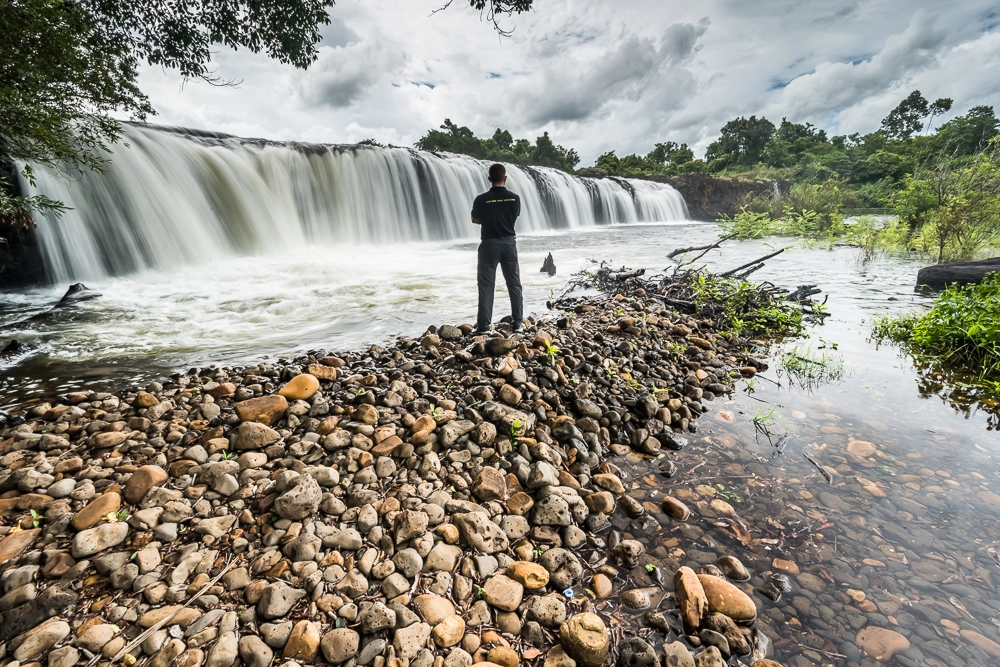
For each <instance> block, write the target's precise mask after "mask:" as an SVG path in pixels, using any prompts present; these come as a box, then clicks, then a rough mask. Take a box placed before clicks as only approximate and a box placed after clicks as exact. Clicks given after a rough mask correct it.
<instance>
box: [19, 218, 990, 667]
mask: <svg viewBox="0 0 1000 667" xmlns="http://www.w3.org/2000/svg"><path fill="white" fill-rule="evenodd" d="M715 233H716V232H715V227H714V225H711V224H706V223H670V224H633V225H618V226H609V227H593V228H587V229H581V230H573V231H564V232H552V233H537V234H533V235H528V236H525V237H523V238H521V239H520V240H519V245H520V250H521V264H522V275H523V279H524V283H525V295H526V299H527V304H526V310H527V311H528V312H543V311H544V309H545V302H546V300H547V299H548V298H550V295H551V294H552V293H553V292H558V291H560V290H561V289H562V288H563V286H564V285H565V280H566V276H567V275H568V274H569V273H570V272H572V271H575V270H579V269H584V268H587V267H588V266H593V264H592V260H605V261H609V262H611V263H612V264H615V265H626V266H631V267H644V268H647V269H648V270H649V271H650V272H655V271H662V270H663V269H665V268H667V267H669V266H671V263H670V262H669V261H668V260H666V259H665V256H666V254H667V253H668V252H669V251H670V250H672V249H673V248H676V247H679V246H690V245H700V244H702V243H705V242H709V241H710V240H712V239H714V237H715ZM771 247H772V246H771V244H770V243H769V242H767V241H759V242H740V243H737V242H727V243H726V244H724V245H723V247H722V249H720V250H718V251H713V252H712V253H710V254H709V255H708V256H707V257H706V258H705V259H704V260H703V261H704V262H705V263H706V264H707V265H708V266H710V267H713V268H732V267H734V266H737V265H739V264H742V263H744V262H745V261H747V260H748V259H750V258H752V257H756V256H760V255H763V254H766V253H767V252H768V251H769V250H770V248H771ZM549 252H552V253H553V256H554V258H555V261H556V264H557V266H558V269H559V273H558V274H557V275H556V276H554V277H549V276H548V275H546V274H543V273H540V272H538V270H537V269H538V267H539V266H541V263H542V260H543V258H544V257H545V255H546V254H547V253H549ZM474 265H475V243H474V242H469V241H460V242H449V243H437V242H422V243H411V244H404V245H385V246H369V247H365V246H356V247H352V248H350V249H347V250H345V249H342V248H341V249H336V248H323V247H315V248H310V249H307V250H304V251H296V252H292V253H287V252H285V253H277V254H274V255H269V256H263V257H258V258H253V259H249V258H244V259H236V258H232V259H228V260H225V261H219V262H213V263H210V264H208V265H205V266H200V267H196V268H194V269H190V268H188V269H184V270H178V271H174V272H170V271H148V272H145V273H139V274H134V275H131V276H128V277H122V278H107V279H104V280H99V281H97V282H95V283H94V284H92V285H90V286H91V287H92V288H94V289H97V290H98V291H100V292H102V294H103V296H102V297H101V298H99V299H96V300H93V301H89V302H85V303H83V304H81V305H80V306H79V307H78V308H75V309H72V310H67V311H65V312H63V313H61V314H59V315H57V316H55V317H53V318H50V319H46V320H43V321H42V322H41V323H39V324H36V325H33V327H32V328H22V329H21V330H20V331H19V332H18V333H17V336H18V338H19V339H21V340H23V341H24V342H26V343H28V344H29V345H31V346H32V347H33V348H34V352H32V353H31V354H30V355H29V357H28V358H26V359H23V360H21V361H20V363H18V364H16V365H14V366H13V367H11V368H8V369H6V370H5V371H4V377H3V387H2V394H0V395H2V397H3V404H4V405H7V406H10V405H12V404H15V403H21V402H23V401H24V400H26V399H29V398H30V397H31V396H32V395H41V394H45V393H48V392H52V391H66V390H69V389H72V388H78V387H96V386H113V385H114V384H116V383H121V382H126V381H137V382H142V381H145V380H147V379H150V378H152V377H155V376H158V375H163V374H165V373H167V372H169V369H173V368H180V369H184V368H186V367H188V366H195V365H203V364H208V363H219V364H227V363H238V362H242V361H249V360H252V359H257V358H260V357H262V356H267V355H271V356H280V355H284V354H291V353H293V352H297V351H302V350H305V349H315V348H320V347H322V348H327V349H345V348H353V347H358V346H362V345H366V344H370V343H373V342H379V341H384V340H389V339H391V338H393V337H394V336H395V335H397V334H400V333H404V334H407V335H417V334H419V333H421V332H422V331H423V329H424V328H425V327H426V325H428V324H431V323H438V324H440V323H445V322H463V321H469V320H470V319H471V318H472V316H473V314H474V309H475V289H474V288H475V285H474V273H475V272H474ZM917 268H918V265H917V264H916V263H914V262H909V261H903V260H884V261H880V262H876V263H874V264H870V265H867V266H862V265H860V264H858V263H857V262H856V259H855V251H854V250H852V249H850V248H834V249H826V248H818V247H800V246H796V247H793V248H792V249H790V250H788V251H786V252H785V253H784V254H782V255H780V256H778V257H776V258H774V259H772V260H770V261H769V262H768V263H767V266H766V267H765V268H764V269H763V270H762V271H760V272H758V273H757V274H755V278H756V279H758V280H769V281H772V282H774V283H775V284H777V285H780V286H783V287H788V288H793V287H795V286H797V285H800V284H805V283H809V284H817V285H819V286H820V287H821V288H822V289H823V296H828V302H827V307H828V309H829V311H830V317H829V318H827V320H826V323H825V324H824V325H822V326H816V327H813V328H811V329H810V330H809V335H808V337H807V338H805V339H801V340H798V341H795V342H790V343H786V344H785V345H784V346H783V347H784V349H785V350H786V351H788V350H791V352H792V353H793V354H794V355H795V356H800V357H805V358H811V359H818V358H819V355H821V354H826V355H827V356H828V358H829V363H828V368H829V369H832V371H833V373H832V375H833V377H832V378H825V379H829V380H830V381H828V382H824V381H823V380H824V378H818V379H816V378H814V379H813V380H809V379H807V378H803V377H798V378H797V377H795V376H789V374H788V373H787V372H785V371H784V370H782V364H780V363H779V362H778V355H777V349H775V350H774V352H775V356H774V360H773V361H772V366H771V370H769V371H767V372H765V373H762V374H761V375H760V376H758V377H757V378H755V379H754V380H753V381H749V382H748V381H741V382H740V383H738V391H737V393H736V394H735V395H734V396H733V397H732V398H731V399H717V400H716V401H714V402H713V403H711V404H710V406H711V411H710V412H709V413H708V414H707V415H705V416H704V417H703V418H702V419H701V420H699V423H698V433H697V434H696V436H695V437H694V438H693V439H692V444H691V445H690V446H689V447H688V448H687V449H685V450H683V451H682V452H680V453H678V454H676V455H674V454H671V456H676V459H675V460H676V462H677V464H678V466H679V468H680V472H679V473H678V475H676V476H675V477H673V478H671V479H664V478H663V477H662V476H659V475H657V474H655V471H656V461H643V460H639V459H636V460H619V461H616V463H617V464H618V465H619V466H620V467H622V468H624V469H626V470H629V471H631V472H632V473H633V493H634V495H636V497H638V498H640V499H641V500H648V501H650V504H649V506H650V507H658V498H659V496H661V495H662V494H663V493H664V492H669V493H672V494H673V495H675V496H676V497H678V498H680V499H682V500H684V501H686V502H687V503H688V504H689V505H691V506H693V507H694V508H696V509H695V515H696V517H697V518H695V519H692V520H691V521H689V522H688V524H686V525H678V524H677V523H675V522H671V521H670V520H669V519H667V518H666V517H663V516H661V515H660V516H658V515H656V514H653V515H652V517H653V518H656V519H658V520H659V521H658V523H659V526H658V527H657V526H652V525H651V524H648V525H647V524H646V523H642V521H643V520H642V519H640V520H638V521H640V523H638V524H636V523H634V522H629V521H628V520H627V519H626V518H625V517H624V516H622V517H619V518H618V520H617V521H618V524H619V528H622V529H623V530H624V531H625V532H626V533H635V535H636V536H637V537H638V538H639V539H641V540H643V541H644V542H646V543H647V545H648V549H649V550H650V552H651V553H652V554H653V555H654V556H655V557H656V558H658V559H660V560H661V561H662V562H663V563H664V565H665V567H666V568H668V570H669V567H670V566H674V567H676V566H677V565H679V564H685V563H686V564H690V565H696V566H698V565H705V564H710V563H714V562H715V561H716V560H717V558H718V557H719V556H720V555H723V554H732V555H736V556H738V557H740V558H741V559H743V561H744V562H745V563H746V564H747V566H748V567H749V569H750V570H751V571H752V572H753V574H754V579H753V580H752V582H751V583H753V584H754V585H755V586H759V585H762V584H763V583H764V582H765V581H766V577H767V575H768V574H769V573H771V572H777V571H782V570H783V571H785V572H787V573H789V574H790V575H791V583H792V591H791V592H787V593H784V594H783V595H782V597H781V599H780V600H779V601H777V602H771V601H769V600H765V606H764V611H763V613H762V615H761V618H760V619H759V621H758V623H759V624H760V625H761V626H762V627H763V629H764V630H765V632H766V633H767V634H768V635H769V636H770V637H772V639H773V640H774V653H775V657H776V659H778V660H781V661H784V662H785V663H787V664H790V665H813V664H817V665H818V664H831V665H857V664H875V663H873V662H872V661H871V660H870V659H869V658H862V650H863V649H867V650H868V651H869V652H872V651H876V650H877V647H873V646H872V645H867V646H866V645H865V644H866V641H867V642H868V644H871V642H872V641H873V640H872V638H871V636H870V633H868V634H865V633H864V632H861V631H863V629H864V628H866V627H868V626H878V627H883V628H889V629H892V630H894V631H896V632H898V633H900V634H901V635H903V636H904V637H906V638H908V642H909V644H910V648H909V649H907V650H905V651H900V652H898V653H896V654H895V656H894V657H892V660H894V661H897V662H898V664H903V665H942V664H943V665H955V666H957V665H990V664H998V663H997V661H1000V656H998V655H996V651H997V650H998V646H1000V592H998V590H997V586H998V585H1000V568H998V563H997V560H996V558H995V554H996V551H995V549H996V548H997V547H1000V469H998V467H997V465H996V457H997V456H998V455H1000V443H998V439H997V437H996V435H995V433H994V432H992V431H990V430H988V426H989V425H990V421H989V419H990V415H989V414H988V413H987V412H984V411H983V410H981V409H977V408H975V407H973V408H971V409H970V410H969V411H968V412H967V413H963V412H962V411H960V410H956V409H955V408H954V407H952V406H951V405H950V404H949V402H948V401H947V400H946V397H945V396H943V395H941V394H936V393H934V392H933V391H928V390H927V385H928V381H927V376H926V374H925V376H924V377H923V379H922V378H921V375H920V373H919V372H918V371H917V369H915V368H914V367H913V365H912V364H911V362H909V361H908V360H906V359H905V358H902V357H900V356H899V355H898V354H897V352H896V351H895V350H893V349H891V348H884V347H883V348H879V347H877V346H876V345H874V344H873V343H872V342H870V341H869V340H868V332H869V323H870V321H871V318H872V317H873V316H874V315H875V314H877V313H884V312H887V311H888V312H891V311H900V310H902V309H905V308H911V307H913V304H914V303H920V302H922V301H923V299H922V297H918V296H915V295H914V294H913V289H912V285H913V281H914V277H915V274H916V270H917ZM62 289H63V287H62V286H60V287H58V288H56V287H52V288H45V289H35V290H30V291H22V292H19V293H9V294H5V295H3V297H2V304H3V315H2V317H3V321H4V322H5V323H9V322H12V321H15V320H20V319H22V318H23V317H25V316H27V315H30V314H33V313H35V312H38V311H40V310H42V309H43V307H44V305H45V304H48V303H50V302H52V301H54V300H55V299H56V298H58V296H59V294H60V291H61V290H62ZM505 305H506V302H505V295H503V294H498V298H497V307H498V311H500V313H502V311H503V309H504V306H505ZM840 363H842V369H839V366H840ZM838 370H842V373H841V372H838ZM931 380H933V378H931ZM931 384H933V383H931ZM921 387H924V389H923V390H922V389H921ZM755 422H756V423H755ZM785 434H787V437H783V436H785ZM804 454H808V455H809V456H810V457H811V458H812V459H813V460H814V461H815V462H816V464H818V465H819V466H822V467H823V470H824V471H825V473H824V472H821V471H820V470H818V469H817V467H816V466H815V465H814V464H813V463H811V462H810V461H809V460H807V458H806V457H805V456H804ZM828 478H829V481H828ZM713 501H723V502H722V503H720V502H713ZM728 507H731V508H732V510H733V512H734V513H733V514H729V510H728V509H727V508H728ZM775 559H780V560H777V561H776V560H775ZM859 633H860V634H859ZM876 639H877V637H876Z"/></svg>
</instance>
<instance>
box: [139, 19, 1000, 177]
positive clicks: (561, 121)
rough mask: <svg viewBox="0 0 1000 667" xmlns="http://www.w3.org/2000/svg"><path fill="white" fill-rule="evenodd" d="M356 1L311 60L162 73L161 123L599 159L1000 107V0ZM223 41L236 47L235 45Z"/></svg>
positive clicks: (152, 87) (220, 58)
mask: <svg viewBox="0 0 1000 667" xmlns="http://www.w3.org/2000/svg"><path fill="white" fill-rule="evenodd" d="M442 4H443V0H339V1H338V2H337V5H336V6H335V7H334V8H333V9H332V10H331V12H330V15H331V19H332V23H331V24H330V25H329V26H326V27H325V28H324V30H323V35H324V38H323V42H322V43H321V45H320V49H319V51H320V53H319V59H318V60H317V62H316V63H315V64H313V66H312V67H311V68H310V69H308V70H305V71H302V70H296V69H294V68H292V67H288V66H283V65H281V64H279V63H277V62H274V61H271V60H268V59H267V58H266V57H264V56H256V55H253V54H250V53H246V52H234V51H231V50H220V52H219V53H218V55H217V56H216V66H217V69H218V74H219V75H220V76H222V77H228V78H233V79H239V80H241V81H242V83H241V84H240V85H239V86H238V87H235V88H216V87H211V86H209V85H207V84H204V83H201V82H187V83H186V84H185V83H184V82H183V81H181V80H180V79H179V78H178V77H177V76H176V75H174V74H171V73H164V72H163V71H161V70H160V69H153V68H149V69H147V70H146V71H144V72H143V74H142V77H141V82H142V85H143V88H144V90H145V91H147V93H148V94H149V95H150V97H151V99H152V101H153V104H154V106H155V107H156V109H157V110H158V112H159V116H158V118H155V119H153V120H154V122H158V123H163V124H168V125H182V126H187V127H195V128H200V129H210V130H216V131H221V132H228V133H231V134H236V135H240V136H251V137H265V138H269V139H286V140H299V141H311V142H325V143H348V142H356V141H359V140H361V139H365V138H374V139H377V140H378V141H381V142H383V143H392V144H396V145H402V146H409V145H412V144H413V143H414V142H415V141H416V140H417V139H419V138H420V137H421V136H422V135H423V134H424V133H425V132H426V131H427V129H429V128H433V127H437V126H438V125H440V123H441V122H442V120H443V119H444V118H451V119H452V120H453V121H455V122H456V123H459V124H461V125H468V126H469V127H471V128H472V129H473V130H475V131H476V132H477V134H479V135H481V136H485V135H490V134H492V132H493V130H494V129H495V128H496V127H503V128H506V129H509V130H510V131H511V132H512V133H513V134H514V136H515V137H522V136H523V137H528V138H532V139H533V138H534V137H536V136H538V135H540V134H541V133H542V132H543V131H548V132H549V133H550V135H551V136H552V137H553V139H554V140H555V141H556V142H557V143H560V144H563V145H565V146H568V147H575V148H576V149H577V150H578V151H579V153H580V154H581V156H582V158H583V161H582V163H581V164H582V165H589V164H592V163H593V161H594V159H595V158H596V157H597V156H598V155H600V154H601V153H603V152H605V151H608V150H616V151H617V152H618V154H619V155H623V154H626V153H631V152H639V153H645V152H648V151H649V150H650V149H651V148H652V146H653V144H654V143H656V142H659V141H666V140H672V141H677V142H687V143H689V144H691V145H692V146H694V147H695V149H696V153H698V154H699V155H700V154H701V152H702V151H703V150H704V147H705V146H706V145H707V144H708V143H709V142H710V141H712V140H713V139H714V138H715V136H716V135H717V133H718V130H719V128H720V127H721V126H722V125H723V124H724V123H725V122H726V121H727V120H729V119H730V118H733V117H735V116H738V115H750V114H764V115H766V116H767V117H768V118H770V119H771V120H772V121H774V122H776V123H777V122H779V121H780V120H781V118H782V117H785V116H787V117H788V118H789V119H790V120H794V121H798V122H805V121H810V122H812V123H814V124H816V125H818V126H820V127H824V128H826V129H827V130H828V131H830V132H831V133H833V134H850V133H852V132H868V131H872V130H874V129H876V128H877V127H878V125H879V122H880V120H881V119H882V117H884V116H885V115H886V113H888V112H889V111H890V110H891V109H892V108H893V107H894V106H895V105H896V104H897V103H898V102H899V100H901V99H902V98H903V97H905V96H906V95H907V94H908V93H909V92H910V91H911V90H913V89H919V90H921V91H922V92H923V93H924V95H925V96H926V97H928V98H929V99H931V100H933V99H935V98H938V97H951V98H953V99H954V101H955V107H954V108H953V110H952V113H951V114H950V115H951V116H953V115H955V114H956V113H964V112H965V111H967V110H968V109H969V108H970V107H972V106H976V105H980V104H991V105H995V106H996V107H997V108H998V110H1000V3H998V2H997V1H996V0H993V1H992V2H991V1H989V0H962V1H961V2H955V1H954V0H950V1H945V0H925V1H909V0H868V1H866V2H848V1H845V0H824V1H823V2H816V1H812V2H802V1H801V0H755V2H746V1H745V0H703V1H702V2H697V3H694V2H690V1H684V0H535V9H534V10H533V11H531V12H530V13H527V14H522V15H520V16H515V17H512V18H510V19H504V20H503V22H502V23H503V25H504V27H506V28H510V29H513V35H512V36H510V37H503V38H501V37H499V36H498V35H497V34H496V33H495V32H494V30H493V28H492V26H491V25H490V24H489V23H488V22H486V21H485V20H482V19H481V17H480V16H479V13H478V12H475V11H474V10H471V9H469V7H468V3H466V2H464V0H455V2H454V3H453V4H452V6H451V7H450V8H449V9H448V10H447V11H443V12H438V13H435V14H432V11H433V10H434V9H436V8H438V7H440V6H441V5H442ZM220 48H221V47H220Z"/></svg>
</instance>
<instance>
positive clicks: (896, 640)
mask: <svg viewBox="0 0 1000 667" xmlns="http://www.w3.org/2000/svg"><path fill="white" fill-rule="evenodd" d="M857 644H858V646H859V647H860V648H861V650H862V651H864V652H865V653H867V654H868V655H870V656H871V657H873V658H875V659H876V660H881V661H883V662H885V661H888V660H889V659H891V658H892V656H894V655H896V654H897V653H899V652H900V651H905V650H906V649H908V648H910V640H909V639H907V638H906V637H904V636H903V635H901V634H899V633H898V632H896V631H894V630H888V629H886V628H880V627H878V626H875V625H869V626H868V627H866V628H864V629H863V630H862V631H861V632H859V633H858V639H857Z"/></svg>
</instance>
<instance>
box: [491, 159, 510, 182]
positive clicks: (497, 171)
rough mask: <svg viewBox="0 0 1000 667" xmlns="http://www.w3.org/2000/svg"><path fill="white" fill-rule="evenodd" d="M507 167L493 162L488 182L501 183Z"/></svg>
mask: <svg viewBox="0 0 1000 667" xmlns="http://www.w3.org/2000/svg"><path fill="white" fill-rule="evenodd" d="M506 175H507V169H506V168H505V167H504V166H503V165H502V164H495V165H493V166H491V167H490V183H503V179H504V176H506Z"/></svg>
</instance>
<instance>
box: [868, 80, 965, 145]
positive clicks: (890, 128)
mask: <svg viewBox="0 0 1000 667" xmlns="http://www.w3.org/2000/svg"><path fill="white" fill-rule="evenodd" d="M950 109H951V99H949V98H946V97H944V98H941V99H939V100H937V101H936V102H934V104H928V103H927V100H926V99H924V96H923V95H921V94H920V91H919V90H914V91H913V92H912V93H910V94H909V95H908V96H907V97H906V99H904V100H903V101H902V102H900V103H899V105H898V106H897V107H896V108H895V109H893V110H892V111H891V112H890V113H889V115H888V116H886V117H885V118H884V119H882V131H883V132H885V134H886V136H887V137H891V138H893V139H909V138H910V136H911V135H913V134H915V133H917V132H920V130H922V129H923V127H924V119H925V118H927V117H928V116H930V117H933V116H937V115H940V114H942V113H945V112H947V111H948V110H950Z"/></svg>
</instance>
